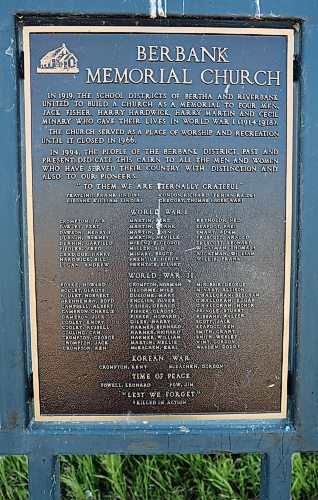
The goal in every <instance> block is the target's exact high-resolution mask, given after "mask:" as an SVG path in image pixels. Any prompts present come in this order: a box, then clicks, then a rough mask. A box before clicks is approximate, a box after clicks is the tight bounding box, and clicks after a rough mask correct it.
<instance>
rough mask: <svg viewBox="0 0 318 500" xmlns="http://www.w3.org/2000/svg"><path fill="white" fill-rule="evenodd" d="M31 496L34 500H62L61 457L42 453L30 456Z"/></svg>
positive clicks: (34, 453)
mask: <svg viewBox="0 0 318 500" xmlns="http://www.w3.org/2000/svg"><path fill="white" fill-rule="evenodd" d="M29 495H30V498H31V499H32V500H59V499H60V461H59V457H58V456H55V455H49V454H47V453H42V452H41V451H37V452H33V453H30V455H29Z"/></svg>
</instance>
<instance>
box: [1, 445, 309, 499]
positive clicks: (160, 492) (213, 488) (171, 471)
mask: <svg viewBox="0 0 318 500" xmlns="http://www.w3.org/2000/svg"><path fill="white" fill-rule="evenodd" d="M259 476H260V457H259V456H258V455H239V456H233V455H229V454H220V455H213V456H212V455H174V456H168V455H155V456H138V457H136V456H128V455H86V456H63V457H61V489H62V498H63V499H72V500H115V499H119V500H161V499H162V500H197V499H200V500H201V499H202V500H214V499H217V500H219V499H229V500H233V499H238V500H239V499H242V500H245V499H253V498H254V499H257V498H258V497H259ZM27 481H28V478H27V459H26V457H20V456H10V457H0V499H1V500H25V499H27V498H28V493H27ZM292 498H293V499H295V500H298V499H299V500H303V499H317V498H318V453H311V454H304V455H300V454H299V453H296V454H295V455H294V461H293V481H292Z"/></svg>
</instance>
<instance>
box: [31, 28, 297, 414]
mask: <svg viewBox="0 0 318 500" xmlns="http://www.w3.org/2000/svg"><path fill="white" fill-rule="evenodd" d="M23 36H24V49H25V54H26V80H25V117H26V179H27V226H28V227H27V230H28V252H29V290H30V319H31V339H32V364H33V371H34V389H35V418H36V419H37V420H105V421H107V420H127V419H130V420H141V419H145V418H146V419H147V420H151V419H153V420H154V419H157V420H160V419H161V420H165V419H167V420H169V419H189V420H190V419H202V420H204V419H239V418H244V419H246V418H262V419H263V418H278V417H284V416H286V399H287V397H286V385H287V384H286V377H287V365H288V330H289V327H288V323H289V288H290V245H291V196H292V193H291V185H292V153H291V152H292V69H291V68H292V58H293V32H292V30H283V29H250V28H198V27H195V28H189V27H187V28H172V27H164V28H159V27H96V26H76V27H74V26H49V27H26V28H24V33H23Z"/></svg>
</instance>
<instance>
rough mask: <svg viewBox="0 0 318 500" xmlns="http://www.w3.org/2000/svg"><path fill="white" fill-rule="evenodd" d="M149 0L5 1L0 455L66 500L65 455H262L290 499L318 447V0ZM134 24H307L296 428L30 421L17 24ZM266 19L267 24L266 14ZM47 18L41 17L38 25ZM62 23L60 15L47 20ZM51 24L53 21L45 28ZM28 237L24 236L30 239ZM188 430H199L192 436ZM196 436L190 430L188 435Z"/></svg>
mask: <svg viewBox="0 0 318 500" xmlns="http://www.w3.org/2000/svg"><path fill="white" fill-rule="evenodd" d="M149 3H150V2H149V1H148V0H134V1H133V0H128V1H127V0H109V1H108V2H107V3H105V0H95V2H93V3H88V2H87V1H86V0H54V1H53V0H47V1H46V2H43V1H40V0H10V1H9V0H3V1H2V2H1V3H0V64H1V71H0V131H1V142H0V151H1V154H0V207H1V208H0V209H1V216H0V234H1V239H0V241H1V250H0V318H1V321H0V332H1V333H0V453H1V454H27V455H28V457H29V487H30V495H31V499H35V500H37V499H41V500H42V499H46V498H58V497H59V480H58V455H60V454H75V453H76V454H86V453H90V454H91V453H93V454H99V453H133V454H157V453H199V452H201V453H213V452H220V451H229V452H232V453H246V452H253V453H261V454H262V472H261V476H262V477H261V479H262V482H261V496H262V498H263V499H265V498H270V499H276V498H282V499H287V498H289V497H290V477H291V457H292V454H293V453H294V452H296V451H314V450H318V425H317V424H318V411H317V410H318V342H316V341H315V340H316V330H317V323H318V313H317V300H318V297H317V296H318V273H317V269H318V252H317V248H318V231H317V229H316V221H317V220H318V192H317V191H318V169H317V167H316V162H315V159H316V156H317V152H318V149H317V146H316V144H317V137H318V121H317V120H316V111H315V110H316V106H315V86H316V82H317V81H318V65H315V60H316V50H317V47H318V4H317V3H316V2H309V1H308V2H300V1H299V0H289V1H288V2H287V1H286V0H260V1H259V2H255V1H253V0H240V1H237V0H214V1H213V2H210V1H208V0H199V1H198V0H197V1H196V2H190V0H168V1H167V19H159V20H158V19H154V20H150V19H149ZM70 13H71V14H72V15H73V16H74V15H81V16H84V15H86V14H87V15H88V14H90V15H93V16H95V17H96V18H98V16H106V17H107V16H116V17H122V18H125V19H126V20H127V22H130V23H133V22H134V17H135V16H139V17H141V18H144V20H145V22H148V23H154V24H156V23H159V24H160V23H169V22H173V19H174V18H176V19H179V22H180V19H181V20H184V21H185V22H186V20H187V19H189V18H191V19H192V21H194V22H198V23H199V22H200V21H199V19H198V18H199V17H201V18H202V20H204V22H209V23H210V25H212V26H213V25H215V23H216V22H217V20H222V19H223V20H224V22H227V23H231V22H232V21H233V22H234V21H235V20H236V21H239V22H240V25H251V23H252V24H253V25H256V26H261V25H264V24H262V23H265V25H266V23H268V22H270V23H271V24H273V23H274V25H275V26H276V27H281V26H285V25H286V24H284V23H286V22H287V23H290V24H289V25H291V24H293V23H296V22H297V21H299V22H300V24H301V53H300V58H301V59H300V60H301V73H300V85H299V94H298V96H299V98H297V100H296V102H295V108H296V110H297V109H298V108H299V109H300V112H299V114H297V113H296V120H295V121H296V122H298V123H296V126H297V127H296V129H297V128H298V131H297V130H296V132H297V134H296V135H295V152H294V163H295V165H294V167H295V173H296V175H295V179H296V180H295V188H296V189H295V193H296V196H295V198H294V213H297V214H298V216H297V218H295V219H294V254H293V276H294V279H293V283H294V290H292V298H293V300H292V303H293V311H292V321H291V325H292V344H293V345H292V355H291V362H290V368H291V391H290V400H289V408H290V414H289V418H288V419H287V420H285V421H271V422H270V423H268V422H262V421H259V420H257V421H239V422H237V421H236V422H234V421H233V422H229V421H227V422H194V423H191V426H189V425H188V423H184V422H182V421H180V422H160V423H158V422H153V423H147V424H145V423H141V422H139V423H133V422H129V423H90V424H89V425H88V424H85V423H80V424H77V423H60V424H54V423H53V424H52V423H36V424H35V423H34V422H32V419H30V415H32V409H31V408H30V403H29V401H30V395H29V389H28V386H29V384H28V373H29V368H28V367H29V360H28V357H27V354H26V352H27V338H28V321H27V307H25V306H24V303H25V300H27V297H25V296H24V282H25V273H26V269H27V268H26V265H25V258H24V257H25V248H24V244H25V243H24V242H25V235H24V233H25V231H24V215H23V214H24V210H23V209H24V201H23V196H21V195H23V193H24V191H23V137H22V136H21V127H20V120H21V114H20V113H21V109H22V108H21V109H20V106H19V101H18V95H19V88H18V86H19V79H18V75H17V68H18V46H17V45H18V43H19V37H18V33H17V27H16V26H17V24H16V21H17V19H19V17H20V16H23V15H26V14H27V15H30V16H32V15H44V14H47V15H51V16H53V17H54V15H55V14H65V15H67V14H70ZM257 17H260V20H259V19H256V18H257ZM33 19H34V22H36V17H34V18H33ZM47 20H48V22H50V20H49V17H47ZM42 22H43V21H42ZM23 235H24V236H23ZM185 426H187V427H188V429H185ZM185 430H187V432H185Z"/></svg>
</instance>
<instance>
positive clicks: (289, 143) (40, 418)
mask: <svg viewBox="0 0 318 500" xmlns="http://www.w3.org/2000/svg"><path fill="white" fill-rule="evenodd" d="M31 33H52V34H54V33H105V34H106V33H182V34H186V33H189V34H191V33H193V34H200V33H202V34H230V35H231V34H232V35H243V36H244V35H262V36H264V35H265V36H285V37H286V40H287V54H286V62H287V71H286V79H287V85H286V107H287V113H286V193H285V194H286V200H285V202H286V206H285V207H286V208H285V210H286V225H285V265H284V274H285V286H284V300H283V304H284V314H283V335H282V363H281V374H282V376H281V408H280V411H279V412H267V413H211V414H173V415H172V414H161V415H152V414H148V413H143V414H138V415H131V414H129V415H128V414H127V415H107V414H106V415H103V414H99V415H68V414H66V415H63V414H58V415H55V414H54V415H53V414H52V415H43V414H41V409H40V381H39V363H38V343H37V337H38V332H37V299H36V286H35V283H36V282H35V255H34V227H33V192H32V142H31V139H32V131H31V114H32V106H31V71H30V38H29V37H30V34H31ZM22 36H23V49H24V53H25V82H24V125H25V170H26V224H27V228H26V233H27V250H28V254H27V255H28V257H27V259H28V294H29V313H30V333H31V362H32V367H33V390H34V420H35V421H37V422H49V421H50V422H72V421H74V422H83V421H87V422H88V421H90V422H134V421H135V422H138V421H139V422H140V421H145V420H147V421H213V420H214V421H224V420H226V421H229V420H235V421H238V420H270V419H282V418H287V377H288V348H289V323H290V293H291V289H290V286H291V243H292V201H293V192H292V187H293V185H292V182H293V180H292V170H293V102H294V96H293V58H294V30H293V29H288V28H249V27H246V28H234V27H232V28H229V27H211V28H209V27H203V26H195V27H194V26H192V27H190V26H186V27H185V26H184V27H181V26H175V27H171V26H169V27H168V26H167V27H164V26H162V27H161V26H160V27H159V26H127V25H125V26H93V25H92V26H88V25H81V26H66V25H50V26H24V27H23V29H22Z"/></svg>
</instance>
